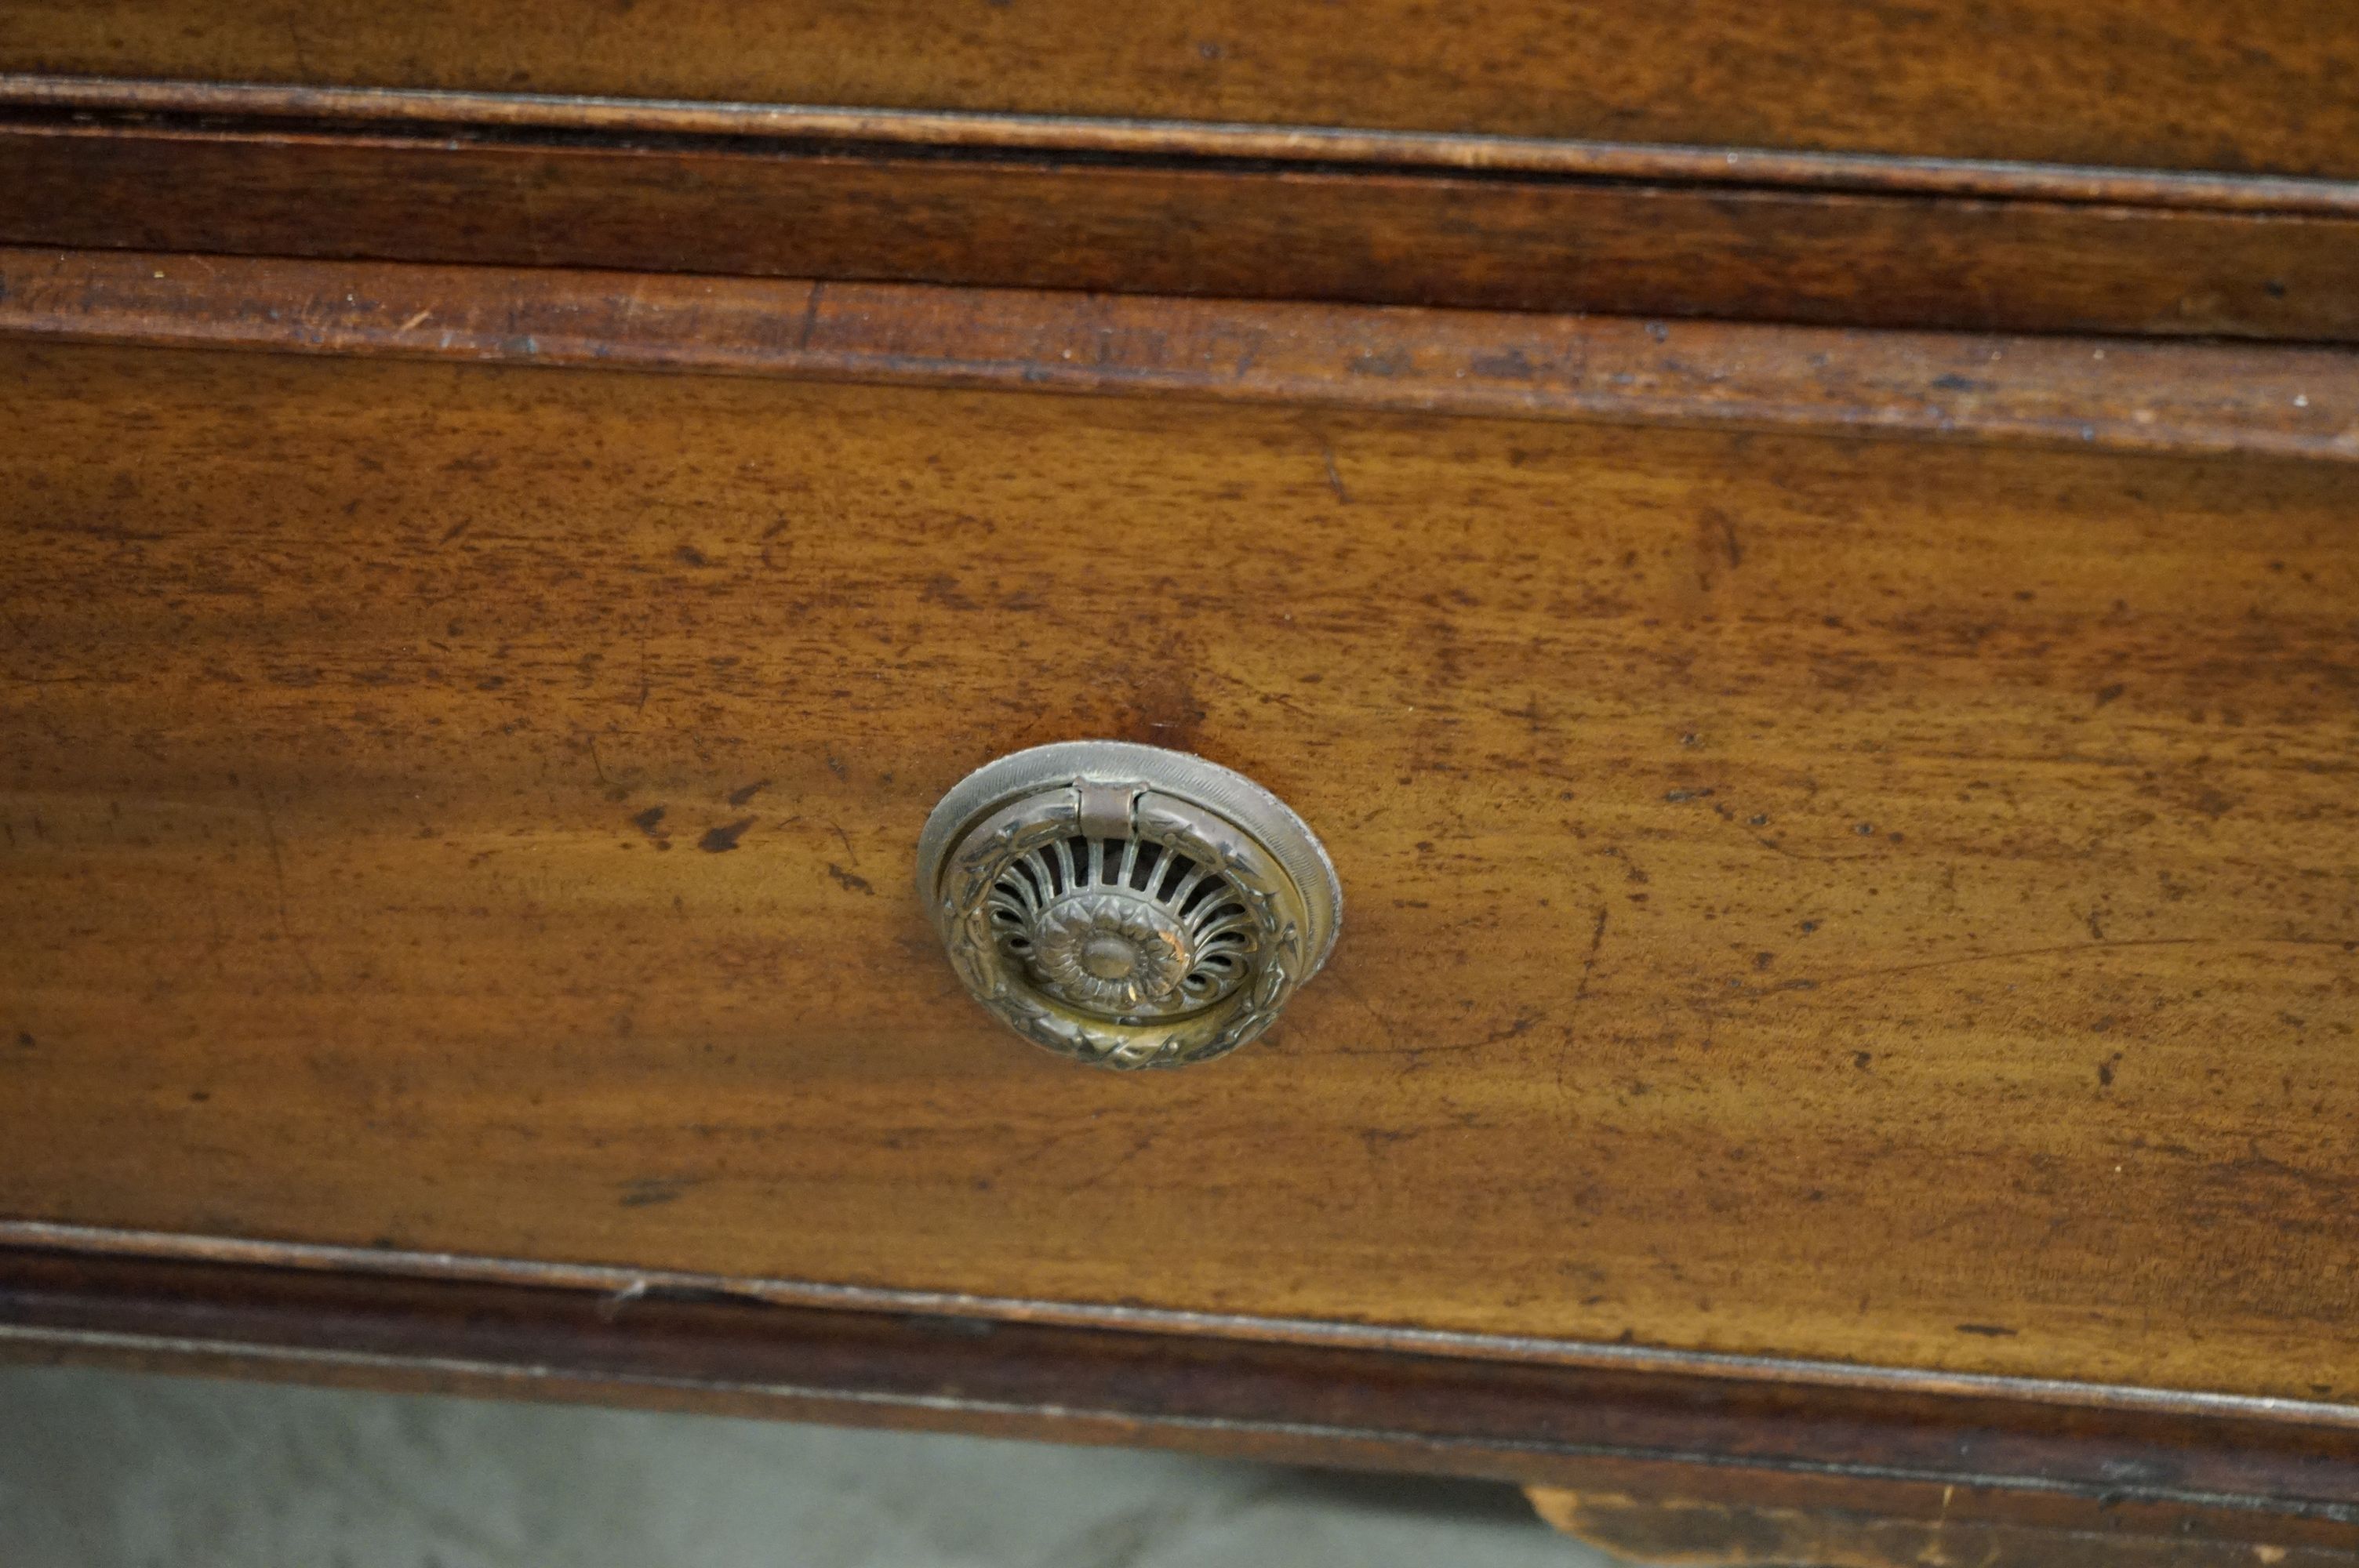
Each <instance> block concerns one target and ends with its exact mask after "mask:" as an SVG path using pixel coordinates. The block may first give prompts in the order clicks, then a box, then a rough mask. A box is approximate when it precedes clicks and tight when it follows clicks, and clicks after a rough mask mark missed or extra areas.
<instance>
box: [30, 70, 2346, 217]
mask: <svg viewBox="0 0 2359 1568" xmlns="http://www.w3.org/2000/svg"><path fill="white" fill-rule="evenodd" d="M7 109H38V110H62V111H68V112H72V113H78V114H115V115H140V116H176V115H177V116H188V117H192V118H193V117H204V118H212V119H221V118H239V117H248V118H253V119H255V120H262V121H277V122H288V123H291V124H299V123H302V122H315V123H319V124H342V125H353V124H373V125H378V126H388V127H389V126H402V127H412V128H415V129H417V130H418V131H419V134H423V135H438V134H447V133H450V132H452V131H459V130H468V129H473V130H493V129H506V130H556V131H565V132H569V133H574V134H581V135H609V136H617V137H622V136H640V137H644V136H650V135H653V136H697V137H714V136H717V137H726V138H733V139H758V140H765V141H793V142H800V143H822V144H823V143H845V144H853V145H859V146H925V147H936V148H943V149H966V150H969V151H976V152H983V151H990V152H1003V153H1031V154H1046V155H1067V156H1071V155H1074V154H1096V155H1101V156H1112V157H1146V158H1155V159H1171V158H1184V159H1189V160H1201V161H1228V162H1235V161H1251V162H1274V163H1282V164H1303V163H1308V164H1318V165H1322V166H1327V167H1331V168H1332V167H1353V166H1356V167H1364V168H1367V169H1369V170H1370V171H1372V172H1375V171H1384V172H1398V171H1404V170H1416V169H1429V170H1440V171H1449V172H1452V173H1497V174H1516V175H1525V176H1539V177H1555V178H1582V179H1613V180H1642V181H1650V182H1652V181H1663V182H1672V183H1681V184H1701V185H1713V186H1730V187H1745V188H1756V189H1798V190H1821V191H1862V192H1864V191H1874V192H1878V193H1884V194H1891V195H1916V196H1938V197H1951V198H1972V199H1980V200H2002V201H2043V202H2056V203H2062V204H2067V205H2097V206H2108V207H2138V208H2160V209H2166V210H2173V211H2218V212H2244V213H2254V214H2273V215H2279V216H2322V217H2350V216H2359V181H2354V180H2344V179H2322V178H2306V177H2299V176H2288V175H2245V174H2218V173H2208V172H2182V171H2177V170H2167V169H2143V168H2091V167H2080V166H2073V165H2066V164H2046V163H2029V162H2020V161H2010V160H2003V159H1971V158H1929V157H1898V156H1889V155H1876V154H1864V153H1820V152H1800V151H1783V150H1778V149H1774V148H1753V147H1711V146H1678V145H1669V144H1660V143H1643V142H1610V141H1588V140H1570V139H1554V138H1546V137H1534V136H1502V135H1471V134H1462V133H1440V132H1407V131H1370V130H1358V129H1353V128H1350V127H1344V126H1324V125H1274V124H1223V123H1212V122H1196V121H1174V120H1127V119H1106V118H1097V117H1090V116H1076V115H1055V114H989V113H980V112H974V111H947V110H916V109H887V108H864V107H857V106H835V105H826V104H801V103H785V104H773V103H707V102H692V101H681V100H670V99H639V98H615V97H599V96H587V95H563V94H551V93H503V92H451V91H443V90H433V89H421V88H383V87H340V86H308V85H297V84H283V83H271V82H231V81H154V80H141V79H130V78H114V77H78V76H45V75H38V74H34V73H28V72H0V111H5V110H7Z"/></svg>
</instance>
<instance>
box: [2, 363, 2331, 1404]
mask: <svg viewBox="0 0 2359 1568" xmlns="http://www.w3.org/2000/svg"><path fill="white" fill-rule="evenodd" d="M5 371H6V373H5V377H0V395H5V404H6V413H7V418H8V421H9V423H8V428H9V430H10V432H11V434H10V436H9V438H8V439H7V441H6V442H5V445H4V446H0V463H5V471H0V527H5V531H6V535H7V537H8V539H9V542H10V548H11V553H12V570H11V572H10V574H9V576H8V579H7V580H6V584H5V604H0V609H5V616H0V637H5V642H0V650H5V670H6V672H7V676H8V678H9V682H10V684H9V687H8V688H7V689H8V707H7V710H6V713H5V723H6V736H5V747H0V768H5V780H6V792H7V793H6V795H5V799H6V803H7V805H6V814H5V834H0V852H5V855H6V856H7V858H8V876H9V879H10V881H11V884H12V887H13V888H14V889H16V897H14V898H12V899H11V900H10V901H9V902H8V903H7V904H6V906H5V909H0V966H5V968H0V998H5V1005H6V1008H7V1017H6V1018H5V1021H0V1022H5V1029H6V1031H7V1033H5V1036H0V1039H5V1042H6V1048H5V1050H0V1141H5V1144H6V1146H7V1147H8V1148H9V1149H10V1151H11V1154H10V1158H9V1159H8V1160H7V1161H6V1162H0V1213H5V1214H6V1215H9V1216H11V1217H18V1218H27V1219H51V1220H61V1221H67V1222H71V1223H78V1224H84V1225H93V1226H114V1227H150V1228H156V1229H164V1230H175V1231H184V1232H192V1233H209V1234H215V1235H223V1236H254V1237H276V1238H288V1239H293V1240H309V1241H322V1242H341V1243H350V1244H356V1245H367V1244H370V1243H383V1244H385V1245H387V1246H391V1247H395V1248H409V1249H423V1250H442V1251H453V1252H462V1253H471V1254H478V1255H483V1256H491V1257H511V1258H517V1259H526V1260H532V1259H539V1260H582V1261H592V1262H607V1263H619V1264H625V1265H629V1266H636V1267H644V1268H678V1269H684V1270H693V1271H706V1272H711V1273H715V1274H743V1275H758V1276H766V1277H776V1278H788V1279H796V1278H799V1279H807V1280H819V1281H843V1282H849V1283H861V1284H869V1285H878V1286H892V1287H905V1288H913V1289H939V1290H952V1291H966V1292H977V1293H981V1294H986V1295H998V1296H1029V1297H1036V1298H1047V1299H1050V1300H1063V1301H1072V1302H1103V1303H1122V1302H1130V1303H1142V1304H1147V1305H1153V1306H1159V1307H1168V1308H1190V1309H1200V1310H1202V1311H1206V1312H1211V1313H1234V1314H1269V1315H1276V1316H1292V1317H1300V1318H1308V1319H1320V1320H1328V1321H1338V1322H1361V1323H1371V1322H1373V1323H1393V1324H1403V1325H1419V1326H1423V1327H1430V1328H1441V1329H1460V1330H1466V1331H1472V1332H1483V1333H1498V1334H1519V1335H1532V1336H1554V1337H1558V1338H1561V1339H1566V1340H1582V1341H1596V1342H1612V1341H1616V1340H1626V1341H1628V1342H1631V1343H1643V1344H1650V1345H1658V1346H1675V1347H1684V1348H1692V1349H1700V1350H1719V1351H1731V1352H1746V1353H1767V1354H1774V1355H1780V1356H1793V1357H1825V1358H1829V1359H1834V1360H1853V1361H1859V1362H1865V1363H1870V1364H1876V1365H1883V1366H1888V1367H1913V1368H1929V1369H1935V1370H1942V1369H1946V1370H1951V1371H1957V1372H1971V1373H2001V1374H2016V1375H2023V1376H2040V1377H2056V1378H2065V1379H2094V1380H2102V1381H2113V1382H2124V1383H2135V1384H2139V1385H2143V1386H2147V1387H2152V1388H2158V1389H2186V1390H2218V1391H2221V1392H2225V1393H2234V1394H2244V1395H2256V1396H2258V1395H2276V1396H2289V1397H2294V1398H2302V1399H2312V1400H2342V1401H2344V1402H2346V1403H2347V1402H2348V1401H2350V1400H2352V1399H2353V1398H2354V1385H2359V1362H2355V1361H2354V1351H2353V1347H2352V1345H2351V1342H2350V1338H2349V1336H2348V1333H2347V1329H2348V1325H2349V1323H2350V1322H2351V1321H2352V1318H2353V1314H2354V1306H2359V1301H2354V1293H2353V1292H2354V1279H2359V1269H2354V1263H2359V1221H2355V1220H2354V1205H2353V1203H2352V1197H2353V1194H2354V1186H2359V1165H2355V1164H2354V1147H2353V1144H2352V1141H2351V1140H2350V1138H2349V1136H2348V1132H2349V1127H2350V1125H2351V1123H2352V1119H2353V1116H2354V1112H2359V1104H2354V1079H2353V1077H2352V1076H2351V1075H2350V1073H2349V1072H2348V1071H2347V1067H2348V1063H2349V1060H2350V1053H2351V1050H2352V1044H2353V1038H2354V1031H2359V1007H2354V996H2355V995H2359V958H2354V948H2359V837H2354V806H2353V804H2352V796H2351V791H2350V787H2349V784H2350V778H2351V772H2352V766H2353V762H2354V750H2359V748H2355V747H2354V741H2359V722H2355V721H2354V706H2353V697H2354V689H2359V670H2354V659H2353V652H2352V651H2353V648H2354V641H2353V632H2354V605H2355V604H2359V575H2354V573H2359V567H2354V557H2353V555H2352V552H2351V550H2350V547H2349V546H2350V526H2351V524H2350V498H2351V481H2350V477H2349V471H2348V470H2347V469H2346V468H2344V467H2343V466H2341V465H2338V464H2327V463H2313V462H2299V461H2291V460H2265V459H2253V458H2237V459H2209V460H2202V459H2189V458H2160V457H2135V456H2127V455H2100V454H2081V453H2060V452H2055V451H2049V450H2036V449H2012V448H2001V447H1971V446H1945V445H1940V444H1933V443H1922V442H1908V441H1892V440H1873V439H1832V438H1806V437H1780V438H1773V437H1765V436H1748V435H1743V434H1734V433H1728V432H1711V431H1676V430H1659V429H1645V428H1612V427H1588V426H1581V425H1570V424H1549V423H1539V422H1526V421H1516V420H1449V419H1439V418H1434V417H1431V416H1419V415H1408V414H1390V413H1375V412H1353V411H1339V410H1326V409H1294V410H1288V409H1280V408H1266V407H1240V406H1222V405H1216V404H1210V403H1203V404H1192V403H1179V402H1171V403H1163V404H1152V405H1150V404H1143V403H1136V402H1131V401H1125V400H1120V399H1084V398H1071V397H1054V396H1043V395H1022V394H1009V393H993V392H951V391H940V390H911V389H895V388H872V387H863V386H850V385H806V384H795V383H787V382H772V381H761V380H751V379H727V378H701V377H686V376H653V375H644V374H634V373H594V374H593V373H581V374H573V375H553V374H546V373H533V372H527V371H523V370H517V369H511V368H506V367H497V366H465V365H451V364H422V363H408V362H390V361H365V360H350V359H332V358H324V357H322V358H296V357H286V356H258V355H250V354H218V353H205V352H198V351H188V352H158V351H136V350H118V349H111V348H99V347H56V346H42V345H37V344H26V343H15V344H11V345H8V346H7V348H6V350H5ZM1083 735H1112V736H1120V737H1126V738H1131V739H1136V740H1145V741H1159V742H1162V743H1165V744H1169V745H1175V746H1180V747H1184V748H1188V749H1191V750H1196V751H1199V752H1203V753H1205V754H1207V755H1210V756H1212V757H1214V758H1216V759H1218V760H1220V761H1222V762H1227V763H1230V764H1232V765H1234V766H1237V767H1239V768H1241V769H1243V770H1244V771H1245V772H1247V773H1250V774H1252V775H1253V776H1255V777H1256V778H1257V779H1260V780H1261V781H1263V782H1264V783H1266V784H1269V785H1270V786H1272V787H1273V788H1275V789H1277V791H1278V792H1279V793H1280V794H1282V795H1285V796H1286V797H1287V798H1288V800H1289V801H1290V802H1291V803H1292V804H1294V805H1295V806H1297V807H1298V808H1299V809H1300V810H1301V811H1302V813H1303V814H1304V816H1306V817H1307V818H1308V820H1309V821H1310V823H1311V825H1312V826H1313V827H1316V828H1317V829H1318V830H1319V831H1320V832H1321V835H1322V837H1324V838H1325V839H1326V841H1327V843H1328V845H1329V847H1330V849H1332V851H1333V853H1334V855H1335V858H1336V860H1337V862H1338V864H1339V866H1340V868H1341V870H1342V872H1343V881H1344V885H1345V887H1346V889H1347V890H1348V893H1349V899H1350V913H1349V914H1348V915H1347V922H1346V925H1345V930H1344V935H1343V943H1342V946H1340V947H1339V948H1338V950H1337V953H1336V956H1335V958H1334V960H1333V961H1332V964H1331V966H1330V968H1329V969H1328V970H1327V972H1326V973H1325V974H1324V975H1322V976H1321V979H1319V980H1318V981H1317V982H1316V983H1315V984H1314V985H1313V986H1312V987H1310V989H1307V990H1306V992H1305V993H1304V994H1303V996H1302V997H1301V998H1300V999H1299V1000H1298V1002H1297V1003H1296V1005H1295V1007H1294V1008H1293V1009H1292V1010H1291V1011H1289V1013H1288V1018H1287V1019H1286V1020H1285V1021H1284V1022H1283V1023H1282V1024H1281V1025H1280V1027H1279V1030H1278V1031H1277V1033H1276V1034H1275V1035H1274V1036H1273V1037H1272V1039H1271V1040H1269V1041H1267V1042H1265V1043H1264V1044H1259V1045H1257V1046H1256V1047H1255V1048H1254V1049H1253V1050H1252V1051H1250V1052H1248V1053H1245V1054H1241V1055H1240V1056H1239V1057H1237V1058H1235V1059H1234V1060H1233V1061H1230V1062H1226V1063H1223V1064H1221V1065H1216V1066H1211V1067H1206V1068H1201V1069H1193V1070H1190V1071H1184V1072H1180V1073H1178V1074H1174V1075H1169V1076H1156V1077H1153V1078H1151V1079H1149V1080H1147V1081H1143V1082H1142V1081H1136V1080H1128V1079H1123V1078H1118V1077H1115V1076H1110V1075H1095V1074H1091V1073H1087V1072H1082V1071H1078V1070H1076V1069H1074V1068H1073V1067H1072V1066H1071V1065H1069V1064H1066V1063H1062V1062H1060V1061H1057V1060H1055V1059H1053V1058H1050V1057H1049V1056H1047V1055H1045V1054H1041V1053H1038V1052H1036V1051H1033V1050H1032V1049H1030V1048H1028V1047H1027V1046H1024V1045H1023V1044H1020V1043H1018V1042H1016V1041H1014V1040H1013V1039H1011V1038H1007V1037H1005V1036H1003V1035H1001V1034H1000V1033H997V1032H996V1031H995V1027H994V1026H993V1025H991V1024H990V1023H989V1022H987V1021H986V1020H985V1019H984V1017H983V1016H982V1015H981V1014H980V1012H979V1011H976V1010H975V1009H973V1006H972V1005H971V1004H970V1003H968V1002H967V1001H966V1000H965V999H964V998H963V996H962V994H960V993H959V991H958V989H957V988H956V985H955V983H954V981H953V980H952V979H951V977H950V975H949V973H948V971H947V969H946V968H945V967H944V966H943V964H942V962H941V960H940V957H939V955H938V953H937V952H936V950H935V948H934V945H933V942H932V939H931V937H930V935H929V933H928V931H927V929H926V926H925V923H924V920H923V917H922V915H921V914H920V912H919V910H918V908H917V907H916V905H915V902H914V900H913V899H912V898H911V897H909V896H908V894H906V893H905V892H904V891H903V890H904V888H905V887H906V882H907V878H908V874H909V854H910V846H911V844H912V842H913V841H914V838H915V837H916V833H917V830H918V827H919V823H920V822H921V820H922V818H923V816H924V815H925V812H926V810H927V809H928V808H929V806H930V805H931V803H932V802H933V800H934V799H935V798H936V796H937V795H939V794H940V791H941V790H942V789H944V788H945V787H947V786H948V785H949V784H951V782H952V781H954V780H955V779H956V778H957V777H959V776H960V775H961V774H962V773H964V772H965V771H966V770H967V769H968V768H970V767H972V766H973V765H975V764H976V763H978V762H982V761H984V760H985V759H986V758H988V757H990V756H992V755H995V754H997V753H999V752H1005V751H1008V750H1012V749H1015V748H1016V747H1019V746H1023V745H1027V744H1031V743H1036V742H1038V741H1049V740H1055V739H1065V738H1071V737H1075V736H1083Z"/></svg>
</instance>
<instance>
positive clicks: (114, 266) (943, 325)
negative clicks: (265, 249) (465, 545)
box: [0, 247, 2359, 461]
mask: <svg viewBox="0 0 2359 1568" xmlns="http://www.w3.org/2000/svg"><path fill="white" fill-rule="evenodd" d="M0 333H5V334H16V335H20V336H27V337H35V338H41V339H48V340H52V341H70V342H94V343H116V344H132V345H142V346H152V347H190V348H231V349H255V350H266V351H306V352H329V353H344V354H379V355H389V356H396V357H406V358H423V359H434V360H463V361H473V362H494V363H509V364H527V365H544V366H562V367H572V368H597V367H609V368H616V369H633V370H666V371H686V372H702V373H726V374H738V375H761V376H783V377H799V378H809V379H818V380H835V381H852V382H865V383H880V384H901V385H924V386H950V387H974V388H1017V389H1024V390H1032V391H1053V392H1070V393H1097V394H1109V393H1111V394H1130V395H1158V396H1187V397H1202V398H1212V399H1218V400H1223V401H1237V402H1246V403H1258V404H1291V405H1300V406H1333V407H1344V408H1358V409H1374V410H1388V411H1400V412H1417V413H1427V414H1439V415H1451V416H1493V417H1513V418H1526V419H1564V420H1598V421H1605V422H1618V423H1647V424H1668V425H1681V426H1694V427H1734V428H1740V429H1750V430H1767V431H1777V430H1792V431H1804V432H1815V433H1824V434H1840V435H1846V436H1859V435H1895V436H1925V437H1950V438H1972V439H1977V440H2010V441H2028V442H2036V443H2043V444H2049V445H2058V446H2065V447H2071V448H2079V449H2093V450H2111V451H2137V452H2167V453H2188V454H2205V453H2212V454H2242V455H2250V456H2271V457H2288V458H2302V459H2311V460H2338V461H2352V460H2359V351H2351V350H2343V349H2332V348H2322V347H2295V346H2282V345H2260V344H2224V343H2201V342H2179V341H2125V340H2120V339H2110V338H2052V337H2027V336H2009V335H1993V334H1981V333H1963V332H1925V331H1909V332H1902V331H1872V330H1860V329H1843V328H1820V327H1794V326H1778V325H1764V324H1753V323H1737V322H1694V321H1649V320H1640V319H1628V318H1614V317H1597V316H1568V315H1554V316H1544V315H1530V314H1522V313H1516V312H1507V311H1482V310H1460V309H1436V308H1418V307H1402V306H1354V305H1331V304H1315V303H1307V302H1293V301H1266V300H1201V299H1175V298H1168V297H1135V296H1108V295H1086V294H1076V293H1062V292H1052V291H1044V290H1027V289H1008V288H973V287H947V286H939V285H931V284H861V283H814V282H810V281H808V280H799V279H772V278H742V277H694V276H679V275H672V274H638V273H612V272H592V271H580V270H567V269H557V268H541V267H497V266H473V265H468V266H453V265H429V264H422V263H399V262H343V261H320V260H293V259H282V258H268V257H246V256H221V255H187V254H158V253H147V252H127V251H60V250H48V249H38V248H30V247H0Z"/></svg>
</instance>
